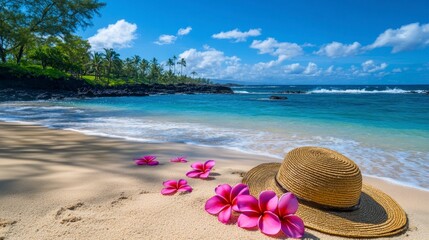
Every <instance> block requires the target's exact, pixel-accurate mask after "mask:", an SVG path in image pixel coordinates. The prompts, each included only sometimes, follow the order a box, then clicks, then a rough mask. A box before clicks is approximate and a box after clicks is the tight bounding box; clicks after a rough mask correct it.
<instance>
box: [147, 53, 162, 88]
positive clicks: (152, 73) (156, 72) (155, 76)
mask: <svg viewBox="0 0 429 240" xmlns="http://www.w3.org/2000/svg"><path fill="white" fill-rule="evenodd" d="M161 74H162V67H161V66H160V65H159V63H158V59H156V58H153V59H152V60H151V61H150V69H149V81H150V83H152V84H153V83H157V82H158V80H159V78H160V77H161Z"/></svg>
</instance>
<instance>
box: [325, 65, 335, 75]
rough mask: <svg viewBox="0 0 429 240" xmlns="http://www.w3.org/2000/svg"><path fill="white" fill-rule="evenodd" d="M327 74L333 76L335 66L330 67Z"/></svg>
mask: <svg viewBox="0 0 429 240" xmlns="http://www.w3.org/2000/svg"><path fill="white" fill-rule="evenodd" d="M325 72H326V74H332V73H333V72H334V65H331V66H329V67H328V68H327V69H326V71H325Z"/></svg>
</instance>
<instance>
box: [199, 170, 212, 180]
mask: <svg viewBox="0 0 429 240" xmlns="http://www.w3.org/2000/svg"><path fill="white" fill-rule="evenodd" d="M209 174H210V170H208V171H206V172H204V173H201V174H200V176H199V178H203V179H205V178H208V177H209Z"/></svg>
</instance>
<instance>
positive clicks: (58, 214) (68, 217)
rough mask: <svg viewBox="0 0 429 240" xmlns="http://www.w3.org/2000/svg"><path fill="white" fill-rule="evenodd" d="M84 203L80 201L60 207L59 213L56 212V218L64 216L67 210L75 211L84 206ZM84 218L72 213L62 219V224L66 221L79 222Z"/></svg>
mask: <svg viewBox="0 0 429 240" xmlns="http://www.w3.org/2000/svg"><path fill="white" fill-rule="evenodd" d="M83 205H84V203H83V202H78V203H75V204H73V205H69V206H66V207H62V208H60V209H59V210H58V211H57V213H56V214H55V219H59V218H62V215H64V214H65V212H66V211H75V210H76V209H78V208H80V207H82V206H83ZM80 220H82V218H81V217H76V216H72V215H71V214H70V213H69V214H68V215H67V217H64V218H62V219H61V221H60V223H61V224H65V223H73V222H78V221H80Z"/></svg>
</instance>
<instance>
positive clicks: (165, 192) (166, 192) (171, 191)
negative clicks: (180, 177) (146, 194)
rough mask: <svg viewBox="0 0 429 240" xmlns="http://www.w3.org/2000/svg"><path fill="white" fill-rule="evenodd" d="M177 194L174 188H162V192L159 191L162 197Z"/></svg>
mask: <svg viewBox="0 0 429 240" xmlns="http://www.w3.org/2000/svg"><path fill="white" fill-rule="evenodd" d="M176 192H177V189H176V188H169V187H168V188H163V189H162V190H161V194H162V195H172V194H175V193H176Z"/></svg>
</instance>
